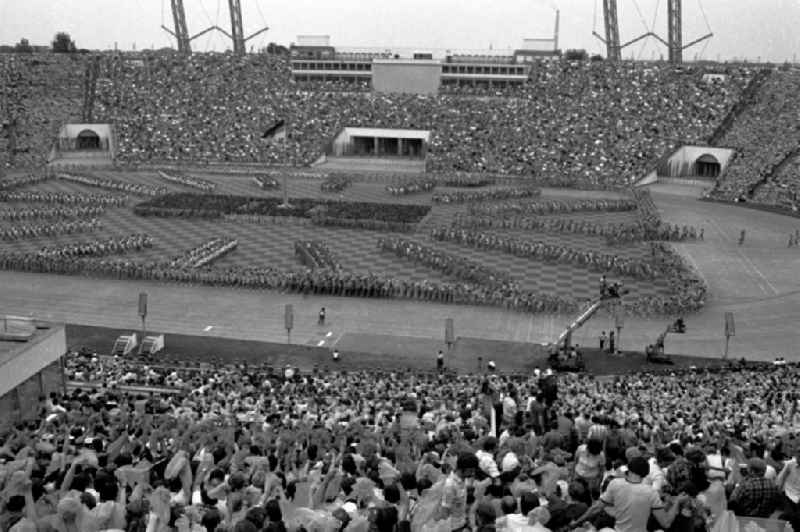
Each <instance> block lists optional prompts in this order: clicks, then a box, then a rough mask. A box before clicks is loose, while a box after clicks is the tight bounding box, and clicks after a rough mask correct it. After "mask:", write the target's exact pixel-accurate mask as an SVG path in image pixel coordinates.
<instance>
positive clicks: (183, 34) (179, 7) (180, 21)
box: [161, 0, 219, 55]
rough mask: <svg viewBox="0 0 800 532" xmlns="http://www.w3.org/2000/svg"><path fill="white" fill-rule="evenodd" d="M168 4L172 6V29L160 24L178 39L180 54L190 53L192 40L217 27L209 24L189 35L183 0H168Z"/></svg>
mask: <svg viewBox="0 0 800 532" xmlns="http://www.w3.org/2000/svg"><path fill="white" fill-rule="evenodd" d="M170 5H171V7H172V21H173V24H174V30H173V29H170V28H168V27H166V26H165V25H164V24H161V28H162V29H163V30H164V31H166V32H167V33H169V34H170V35H172V36H173V37H175V40H176V41H178V52H179V53H181V54H184V55H190V54H191V53H192V41H193V40H195V39H197V38H198V37H200V36H201V35H205V34H206V33H208V32H209V31H212V30H215V29H219V28H218V27H217V26H209V27H208V28H206V29H204V30H203V31H201V32H200V33H196V34H195V35H191V36H190V35H189V27H188V26H187V24H186V11H185V10H184V9H183V0H170Z"/></svg>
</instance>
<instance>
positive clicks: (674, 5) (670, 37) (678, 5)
mask: <svg viewBox="0 0 800 532" xmlns="http://www.w3.org/2000/svg"><path fill="white" fill-rule="evenodd" d="M698 2H699V5H700V11H701V13H702V14H703V19H705V22H706V28H707V29H708V33H706V34H705V35H703V36H702V37H699V38H697V39H695V40H693V41H692V42H690V43H687V44H683V0H668V2H667V40H666V41H665V40H664V39H662V38H661V37H659V36H658V35H655V34H654V35H653V36H654V37H655V38H656V39H658V40H659V41H661V43H662V44H664V45H665V46H666V47H667V50H668V51H669V62H670V63H673V64H676V65H677V64H680V63H682V62H683V51H684V50H686V49H687V48H691V47H692V46H694V45H695V44H698V43H701V42H703V41H705V40H706V39H710V38H711V37H713V36H714V33H712V31H711V25H710V24H709V23H708V18H706V13H705V10H703V3H702V0H698Z"/></svg>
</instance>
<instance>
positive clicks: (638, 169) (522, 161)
mask: <svg viewBox="0 0 800 532" xmlns="http://www.w3.org/2000/svg"><path fill="white" fill-rule="evenodd" d="M714 68H715V70H719V67H714ZM726 71H727V73H728V75H729V78H728V81H727V82H724V83H721V82H707V81H703V79H702V75H703V73H704V72H705V69H704V67H690V66H684V67H682V68H680V69H674V68H672V67H669V66H664V65H656V64H644V65H643V64H633V63H626V64H622V65H617V66H611V65H607V64H603V63H566V62H542V63H541V64H537V65H536V66H535V67H534V68H533V70H532V76H533V79H532V80H531V82H530V83H528V84H527V85H525V86H524V87H522V88H520V89H518V90H517V91H516V92H511V93H506V97H504V98H499V99H496V98H483V97H464V96H449V95H439V96H434V97H412V98H409V97H408V96H390V95H374V94H371V93H353V92H339V91H329V90H325V88H324V86H323V87H322V90H320V91H315V90H307V89H305V88H302V87H298V86H296V85H294V84H293V82H292V81H291V79H290V77H289V73H288V72H289V71H288V67H287V64H286V62H285V61H282V60H280V59H278V58H274V57H272V56H268V55H253V56H247V57H246V58H242V59H238V58H236V59H235V58H233V57H230V56H226V55H218V54H204V55H195V56H192V57H191V58H190V59H184V58H179V57H177V56H168V55H158V56H153V57H151V58H150V59H148V60H147V61H146V66H145V67H142V66H140V65H138V64H133V63H130V62H122V63H120V64H119V65H118V67H117V70H116V71H115V72H116V73H115V74H114V78H113V79H114V80H116V81H113V82H112V78H110V77H108V76H105V77H104V76H102V74H101V79H100V80H99V82H98V94H97V103H96V106H97V110H96V115H97V118H98V120H100V121H108V122H110V123H113V124H114V126H115V128H116V132H117V135H118V137H119V138H118V144H119V149H118V156H119V159H120V160H121V161H122V162H124V163H131V164H136V163H143V162H150V161H173V162H174V161H196V162H204V161H208V162H217V161H229V162H259V161H262V162H269V163H279V162H288V163H290V164H294V165H301V164H306V163H310V162H313V161H314V160H315V159H316V158H317V157H318V156H319V155H320V153H321V152H322V148H323V146H324V145H325V144H326V142H328V141H329V140H330V139H331V138H332V136H333V135H334V134H335V133H336V132H337V131H338V130H339V129H340V128H342V127H344V126H369V127H383V128H412V129H414V128H416V129H427V130H431V131H432V132H433V138H432V141H431V145H430V147H429V154H430V159H431V160H430V168H431V170H435V171H441V172H448V171H471V172H494V173H498V174H506V175H525V176H531V175H533V176H543V177H549V176H556V175H557V176H559V177H561V178H565V179H567V180H572V181H575V182H579V183H585V184H587V185H589V184H594V185H596V184H597V183H607V184H610V185H616V186H620V185H626V184H629V183H630V182H631V181H632V180H634V179H636V178H638V177H641V175H643V173H644V170H645V169H646V167H647V166H648V165H649V164H650V163H651V162H652V161H653V160H655V159H656V158H657V157H658V156H660V155H661V154H662V153H663V152H664V150H665V149H666V147H667V146H668V145H670V140H672V139H676V138H677V139H682V140H683V141H684V142H687V143H691V142H699V141H701V140H703V139H706V138H708V137H710V136H711V134H712V133H713V131H714V130H715V129H716V127H717V126H718V125H719V123H721V122H722V120H723V119H724V118H725V117H726V116H727V114H728V112H729V110H730V109H731V108H732V107H733V105H734V103H735V102H736V101H737V98H738V95H739V94H740V92H741V91H742V90H743V88H744V87H745V86H746V85H747V82H748V80H749V78H750V76H751V75H752V72H751V70H750V69H748V68H745V67H730V68H727V69H726ZM201 86H202V90H200V87H201ZM277 119H282V120H286V122H287V124H288V125H289V136H290V140H289V142H288V148H287V149H286V151H284V147H283V145H282V143H275V145H273V146H267V145H265V144H264V143H262V142H260V137H261V134H262V133H263V131H264V130H265V128H266V127H267V126H268V125H269V124H271V123H274V122H275V121H276V120H277Z"/></svg>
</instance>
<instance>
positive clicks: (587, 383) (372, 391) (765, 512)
mask: <svg viewBox="0 0 800 532" xmlns="http://www.w3.org/2000/svg"><path fill="white" fill-rule="evenodd" d="M439 360H440V361H441V362H434V360H431V371H430V372H428V373H402V372H399V373H385V372H380V371H375V372H368V371H358V372H344V371H336V370H335V369H334V370H332V371H322V372H320V371H315V372H313V373H311V374H300V373H299V372H297V371H296V370H294V369H291V368H288V367H287V368H286V370H285V371H279V372H275V371H271V370H270V369H269V368H266V367H261V366H247V365H238V366H237V365H216V366H214V365H206V366H204V367H203V368H191V367H186V366H174V367H170V366H158V365H154V364H152V363H148V362H147V361H141V360H133V359H119V358H110V357H102V356H97V355H94V354H88V353H72V354H69V355H68V356H67V357H66V372H67V378H68V380H69V381H71V382H73V389H72V390H71V391H69V392H68V393H66V394H65V395H62V394H57V393H53V394H51V395H50V396H49V397H41V398H40V404H39V405H38V417H37V418H35V419H31V420H28V421H25V422H19V423H17V424H15V425H14V426H9V427H5V428H4V429H2V431H0V455H2V456H3V458H4V459H5V462H4V463H3V464H2V465H0V471H1V472H2V473H1V474H0V483H1V484H2V488H3V491H2V501H1V502H2V505H3V506H2V509H3V511H2V513H0V530H3V531H8V530H11V531H14V532H19V531H28V530H30V531H33V530H37V531H38V530H47V531H50V530H58V531H74V530H76V531H77V530H79V531H87V532H93V531H100V530H131V531H133V530H141V531H147V532H155V531H158V532H162V531H163V532H167V531H185V530H189V531H192V532H205V531H226V532H227V531H236V532H250V531H264V530H268V531H284V530H298V531H299V530H305V531H331V532H333V531H344V530H347V531H373V530H375V531H386V532H394V531H412V532H417V531H428V530H436V531H442V532H450V531H456V530H457V531H467V530H478V531H482V532H490V531H502V530H509V531H526V532H527V531H531V532H533V531H536V532H546V531H556V532H558V531H571V530H603V529H605V530H615V531H619V532H639V531H644V530H665V531H675V532H685V531H697V532H701V531H720V532H728V531H731V530H739V529H738V528H735V527H734V526H733V525H732V523H734V522H735V520H736V519H737V516H738V517H739V518H743V517H751V518H781V519H787V520H789V521H790V522H791V523H792V524H793V525H794V526H795V527H797V525H798V518H799V517H800V513H799V512H800V506H798V502H800V467H798V460H799V459H800V445H798V444H800V412H799V411H798V400H799V399H800V394H798V392H797V389H798V384H800V370H799V369H798V367H797V366H794V365H785V364H783V365H767V366H760V367H753V366H744V365H741V366H740V365H731V366H730V367H728V368H717V369H708V370H681V371H676V372H672V373H660V374H644V373H643V374H633V375H629V376H619V377H616V378H611V379H597V378H594V377H592V376H588V375H553V374H552V373H551V372H550V371H549V370H548V371H545V372H540V371H539V370H538V368H537V369H536V370H535V372H534V374H533V375H531V376H515V375H494V374H486V375H464V376H455V375H453V374H450V373H447V372H446V365H447V361H446V358H445V357H443V358H440V359H439ZM332 364H336V362H332ZM436 366H439V368H438V369H439V370H440V371H439V373H438V374H437V373H435V372H434V368H435V367H436ZM91 385H95V386H96V387H95V386H91ZM126 385H128V386H129V385H138V386H158V387H159V388H160V389H162V393H154V394H147V393H146V390H142V389H140V390H139V391H138V392H130V393H126V392H123V391H122V389H123V388H124V387H125V386H126ZM81 387H82V388H83V390H82V389H81ZM137 394H138V395H137ZM655 398H657V400H654V399H655ZM648 523H650V525H648ZM761 524H764V523H763V522H762V523H761ZM751 529H752V528H751ZM751 529H748V530H751ZM796 529H797V528H796ZM752 530H760V528H756V529H752Z"/></svg>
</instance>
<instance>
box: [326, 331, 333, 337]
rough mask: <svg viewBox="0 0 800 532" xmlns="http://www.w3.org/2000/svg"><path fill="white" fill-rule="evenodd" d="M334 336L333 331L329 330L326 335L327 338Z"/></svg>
mask: <svg viewBox="0 0 800 532" xmlns="http://www.w3.org/2000/svg"><path fill="white" fill-rule="evenodd" d="M331 336H333V331H328V334H326V335H325V338H330V337H331Z"/></svg>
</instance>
